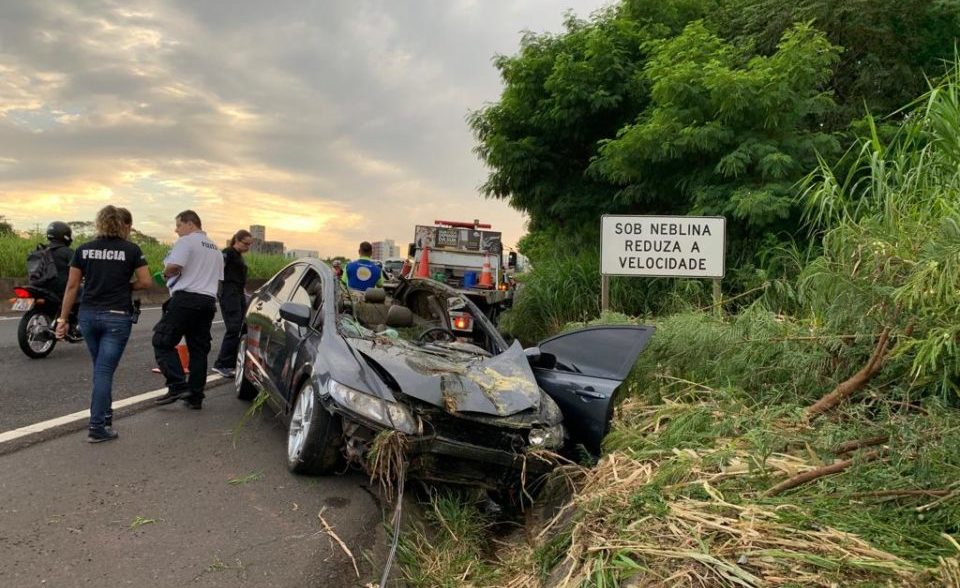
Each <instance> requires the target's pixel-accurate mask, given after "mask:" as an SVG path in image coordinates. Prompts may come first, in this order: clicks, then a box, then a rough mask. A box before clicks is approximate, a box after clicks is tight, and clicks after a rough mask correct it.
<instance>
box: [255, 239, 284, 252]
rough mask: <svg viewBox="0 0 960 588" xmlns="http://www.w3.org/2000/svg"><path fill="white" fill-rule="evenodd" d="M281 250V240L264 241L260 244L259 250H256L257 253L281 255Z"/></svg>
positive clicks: (282, 248)
mask: <svg viewBox="0 0 960 588" xmlns="http://www.w3.org/2000/svg"><path fill="white" fill-rule="evenodd" d="M254 245H256V241H254ZM283 250H284V247H283V241H264V242H263V243H261V244H260V251H258V253H264V254H266V255H283Z"/></svg>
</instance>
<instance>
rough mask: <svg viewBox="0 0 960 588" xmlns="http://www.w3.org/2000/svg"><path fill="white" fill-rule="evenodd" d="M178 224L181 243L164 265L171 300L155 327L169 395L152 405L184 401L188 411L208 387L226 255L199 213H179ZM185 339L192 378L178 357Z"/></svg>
mask: <svg viewBox="0 0 960 588" xmlns="http://www.w3.org/2000/svg"><path fill="white" fill-rule="evenodd" d="M176 223H177V224H176V233H177V235H179V236H180V238H179V239H177V242H176V243H174V245H173V247H172V248H171V249H170V253H169V254H168V255H167V257H166V259H164V260H163V263H164V267H163V276H164V277H165V278H166V279H167V286H168V287H169V288H170V299H169V300H167V301H166V302H165V303H164V304H163V316H162V317H161V318H160V321H159V322H158V323H157V324H156V325H155V326H154V327H153V354H154V356H155V357H156V359H157V365H158V366H159V367H160V371H161V372H162V373H163V375H164V377H165V378H166V379H167V393H166V394H164V395H163V396H161V397H160V398H157V399H156V400H155V401H154V402H156V403H157V404H170V403H171V402H176V401H177V400H178V399H183V400H185V401H186V402H187V404H188V405H189V406H190V408H194V409H200V408H202V405H203V398H204V394H203V387H204V385H205V384H206V382H207V354H209V353H210V342H211V340H212V337H211V336H210V326H211V325H212V324H213V316H214V315H215V314H216V312H217V290H218V289H219V286H220V281H221V280H223V255H222V254H221V253H220V248H219V247H217V245H216V244H215V243H214V242H213V241H211V240H210V239H209V238H208V237H207V234H206V233H204V232H203V225H202V223H201V221H200V217H199V216H198V215H197V213H196V212H194V211H192V210H185V211H183V212H181V213H180V214H178V215H177V216H176ZM181 338H186V342H187V350H188V351H189V354H190V377H189V379H188V378H187V376H186V374H184V372H183V366H182V365H181V364H180V358H179V355H178V354H177V344H178V343H180V339H181Z"/></svg>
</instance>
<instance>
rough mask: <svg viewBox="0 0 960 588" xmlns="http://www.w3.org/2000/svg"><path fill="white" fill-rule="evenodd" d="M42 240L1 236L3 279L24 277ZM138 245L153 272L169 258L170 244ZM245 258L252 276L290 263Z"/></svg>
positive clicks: (255, 256) (268, 273)
mask: <svg viewBox="0 0 960 588" xmlns="http://www.w3.org/2000/svg"><path fill="white" fill-rule="evenodd" d="M42 242H45V241H44V240H43V239H25V238H22V237H18V236H11V235H4V236H0V278H22V277H24V276H26V274H27V270H26V263H27V254H28V253H30V251H31V250H33V249H34V248H35V247H36V246H37V244H38V243H42ZM83 242H84V240H83V239H77V240H76V241H74V243H73V245H74V247H76V246H77V245H80V244H81V243H83ZM139 245H140V248H141V249H142V250H143V253H144V255H145V256H146V257H147V262H148V263H149V264H150V271H151V273H152V272H155V271H157V270H159V269H161V268H162V265H163V258H164V257H166V255H167V252H168V251H170V246H169V245H166V244H153V243H140V244H139ZM244 259H245V260H246V262H247V266H248V267H249V268H250V269H249V277H250V278H252V279H257V278H263V279H266V278H269V277H270V276H272V275H273V274H275V273H277V271H278V270H279V269H280V268H282V267H283V266H285V265H286V264H287V263H289V260H288V259H286V258H284V257H283V256H282V255H262V254H259V253H248V254H247V255H245V256H244Z"/></svg>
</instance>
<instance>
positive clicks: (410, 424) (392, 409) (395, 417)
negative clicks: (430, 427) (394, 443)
mask: <svg viewBox="0 0 960 588" xmlns="http://www.w3.org/2000/svg"><path fill="white" fill-rule="evenodd" d="M327 391H328V392H329V393H330V396H332V397H333V399H334V400H336V401H337V402H339V403H340V404H342V405H344V406H346V407H347V408H349V409H350V410H352V411H354V412H356V413H357V414H360V415H363V416H365V417H367V418H368V419H370V420H372V421H374V422H376V423H379V424H381V425H383V426H385V427H390V428H391V429H396V430H398V431H400V432H402V433H406V434H408V435H419V434H421V433H422V430H421V427H420V426H419V425H418V423H419V421H418V420H417V419H416V418H414V416H413V415H412V414H410V411H409V410H407V409H406V407H403V406H401V405H399V404H397V403H396V402H388V401H386V400H384V399H382V398H377V397H376V396H373V395H371V394H367V393H366V392H361V391H360V390H354V389H353V388H350V387H349V386H344V385H343V384H341V383H340V382H335V381H334V380H330V381H329V383H328V384H327Z"/></svg>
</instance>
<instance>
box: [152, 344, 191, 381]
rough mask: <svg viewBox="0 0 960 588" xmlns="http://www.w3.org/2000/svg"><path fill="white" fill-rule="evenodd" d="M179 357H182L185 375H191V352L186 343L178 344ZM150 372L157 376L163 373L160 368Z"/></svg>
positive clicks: (181, 361) (181, 363) (181, 362)
mask: <svg viewBox="0 0 960 588" xmlns="http://www.w3.org/2000/svg"><path fill="white" fill-rule="evenodd" d="M177 356H179V357H180V366H181V367H183V373H184V374H189V373H190V351H189V350H188V349H187V344H186V343H178V344H177ZM150 371H151V372H153V373H155V374H162V373H163V372H161V371H160V368H158V367H155V368H153V369H152V370H150Z"/></svg>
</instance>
